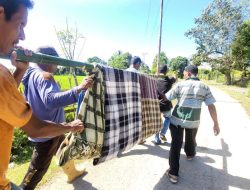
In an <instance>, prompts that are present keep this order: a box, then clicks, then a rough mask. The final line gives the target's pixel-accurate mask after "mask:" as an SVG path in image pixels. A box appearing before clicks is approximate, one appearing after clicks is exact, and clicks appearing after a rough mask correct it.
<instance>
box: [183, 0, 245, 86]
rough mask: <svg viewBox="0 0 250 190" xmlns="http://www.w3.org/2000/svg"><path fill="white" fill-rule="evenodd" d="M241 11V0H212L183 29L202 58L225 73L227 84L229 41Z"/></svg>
mask: <svg viewBox="0 0 250 190" xmlns="http://www.w3.org/2000/svg"><path fill="white" fill-rule="evenodd" d="M243 13H244V12H243V8H242V6H241V4H238V3H235V4H233V3H232V1H231V0H214V1H213V2H212V3H211V4H210V5H208V7H207V8H206V9H205V10H204V11H203V13H202V15H201V16H200V17H199V18H196V19H195V25H196V26H195V27H194V28H191V29H190V30H189V31H187V32H186V33H185V35H186V36H187V37H190V38H194V39H195V43H196V44H197V45H198V49H199V50H200V51H201V52H200V53H202V55H203V56H202V59H203V61H205V62H208V63H210V64H211V66H212V68H213V69H217V70H219V71H220V72H221V73H223V74H224V75H225V77H226V80H227V84H228V85H230V84H231V70H232V68H233V59H232V55H231V43H232V41H233V39H234V35H235V33H236V31H237V28H238V27H239V26H240V25H241V24H242V22H243Z"/></svg>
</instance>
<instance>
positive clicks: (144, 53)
mask: <svg viewBox="0 0 250 190" xmlns="http://www.w3.org/2000/svg"><path fill="white" fill-rule="evenodd" d="M147 54H148V53H147V52H143V53H142V56H143V61H144V63H145V64H146V55H147Z"/></svg>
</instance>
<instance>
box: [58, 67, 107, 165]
mask: <svg viewBox="0 0 250 190" xmlns="http://www.w3.org/2000/svg"><path fill="white" fill-rule="evenodd" d="M93 73H94V80H93V86H92V87H91V88H89V89H88V90H87V91H86V93H85V96H84V99H83V101H82V103H81V105H80V109H79V113H78V116H77V117H78V119H80V120H82V121H83V124H84V131H83V132H82V133H69V134H68V135H67V136H66V138H65V140H64V141H63V142H62V144H61V146H60V148H59V149H58V151H57V154H56V157H57V159H56V161H57V164H58V165H59V166H63V165H64V164H65V163H66V162H67V161H68V160H71V159H83V160H84V159H90V158H96V157H100V155H101V150H102V146H103V141H104V129H105V123H104V89H103V74H102V71H101V69H100V68H99V66H97V67H95V68H94V70H93Z"/></svg>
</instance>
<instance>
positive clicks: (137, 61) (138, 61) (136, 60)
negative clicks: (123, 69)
mask: <svg viewBox="0 0 250 190" xmlns="http://www.w3.org/2000/svg"><path fill="white" fill-rule="evenodd" d="M132 64H133V65H135V64H141V58H140V57H138V56H134V57H133V58H132V59H131V65H132Z"/></svg>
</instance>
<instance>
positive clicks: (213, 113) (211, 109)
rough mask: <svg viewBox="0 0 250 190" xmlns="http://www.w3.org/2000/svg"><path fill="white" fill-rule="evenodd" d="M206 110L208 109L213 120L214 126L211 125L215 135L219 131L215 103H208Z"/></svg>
mask: <svg viewBox="0 0 250 190" xmlns="http://www.w3.org/2000/svg"><path fill="white" fill-rule="evenodd" d="M208 110H209V113H210V116H211V118H212V120H213V122H214V127H213V130H214V135H215V136H217V135H218V134H219V133H220V127H219V123H218V120H217V112H216V108H215V105H214V104H210V105H208Z"/></svg>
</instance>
